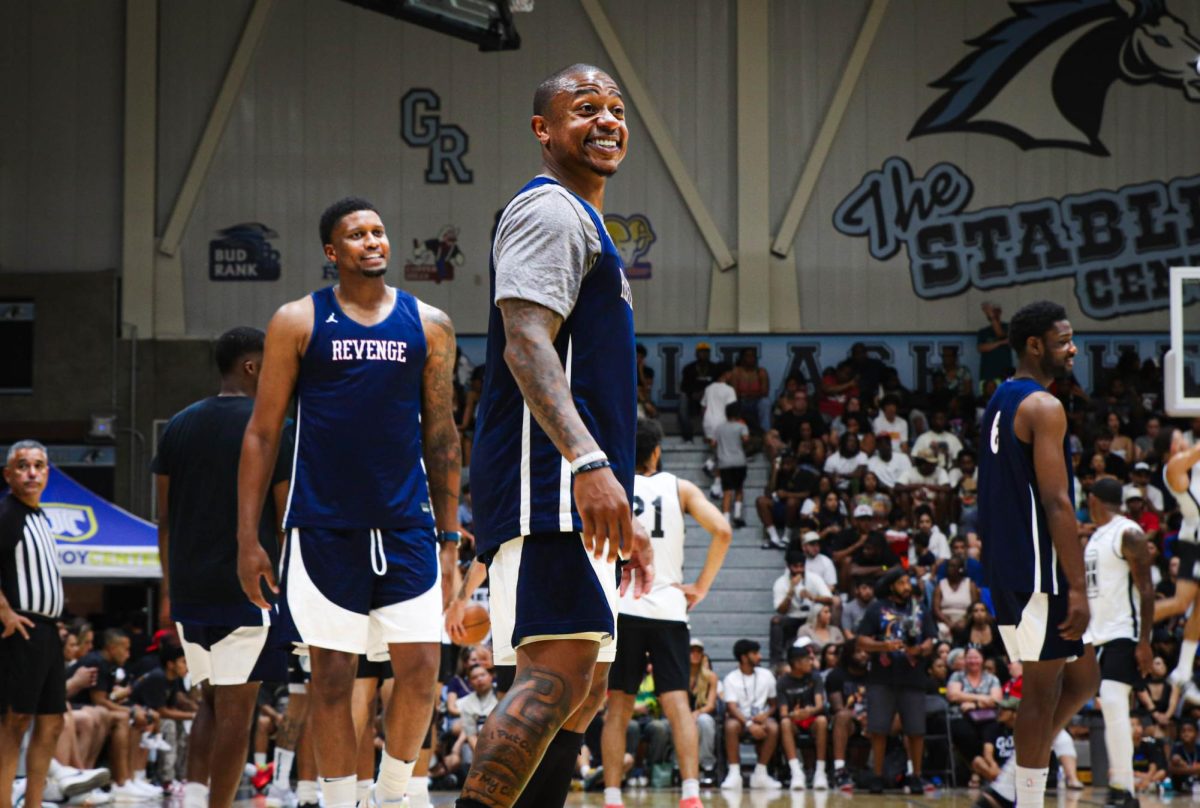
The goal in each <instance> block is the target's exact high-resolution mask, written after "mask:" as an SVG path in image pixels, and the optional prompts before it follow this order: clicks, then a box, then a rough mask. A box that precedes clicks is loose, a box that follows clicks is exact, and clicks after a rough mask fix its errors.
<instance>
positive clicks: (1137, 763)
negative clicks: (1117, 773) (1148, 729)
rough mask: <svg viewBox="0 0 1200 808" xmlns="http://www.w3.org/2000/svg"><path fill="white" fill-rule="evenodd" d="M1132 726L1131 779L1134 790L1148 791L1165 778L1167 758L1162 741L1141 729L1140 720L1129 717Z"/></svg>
mask: <svg viewBox="0 0 1200 808" xmlns="http://www.w3.org/2000/svg"><path fill="white" fill-rule="evenodd" d="M1130 725H1131V726H1132V728H1133V781H1134V790H1135V791H1149V790H1151V789H1153V788H1154V787H1155V786H1157V785H1158V784H1160V783H1162V782H1163V781H1164V780H1166V779H1167V758H1166V756H1165V755H1164V754H1163V748H1162V742H1161V741H1159V740H1158V739H1156V738H1154V737H1153V736H1152V735H1148V734H1146V733H1145V732H1144V731H1143V730H1142V722H1141V721H1139V720H1137V719H1136V718H1133V719H1130Z"/></svg>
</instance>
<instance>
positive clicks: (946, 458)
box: [912, 429, 963, 470]
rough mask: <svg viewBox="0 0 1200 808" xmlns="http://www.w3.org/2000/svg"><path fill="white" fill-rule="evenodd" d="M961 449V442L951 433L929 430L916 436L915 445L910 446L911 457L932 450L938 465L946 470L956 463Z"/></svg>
mask: <svg viewBox="0 0 1200 808" xmlns="http://www.w3.org/2000/svg"><path fill="white" fill-rule="evenodd" d="M943 444H944V449H943V447H942V445H943ZM962 448H963V445H962V441H960V440H959V439H958V436H956V435H955V434H954V433H953V432H934V431H933V430H932V429H930V430H928V431H927V432H922V433H921V434H920V435H918V436H917V441H916V443H914V444H913V445H912V455H913V457H916V456H917V455H918V454H919V453H920V452H923V451H924V450H926V449H933V450H934V451H936V452H937V453H938V465H939V466H941V467H942V468H943V469H947V470H948V469H950V468H953V466H954V464H955V462H957V460H958V453H959V452H961V451H962Z"/></svg>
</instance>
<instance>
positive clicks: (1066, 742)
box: [1053, 729, 1079, 758]
mask: <svg viewBox="0 0 1200 808" xmlns="http://www.w3.org/2000/svg"><path fill="white" fill-rule="evenodd" d="M1053 748H1054V754H1056V755H1058V757H1059V758H1064V757H1078V754H1079V753H1078V752H1076V751H1075V741H1074V740H1073V739H1072V738H1071V734H1070V733H1069V732H1067V731H1066V730H1065V729H1060V730H1059V731H1058V734H1057V735H1055V736H1054V747H1053Z"/></svg>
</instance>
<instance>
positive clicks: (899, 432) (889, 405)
mask: <svg viewBox="0 0 1200 808" xmlns="http://www.w3.org/2000/svg"><path fill="white" fill-rule="evenodd" d="M871 431H872V432H874V433H875V434H876V435H877V436H879V437H882V436H884V435H887V437H888V440H889V441H890V442H891V443H892V444H894V445H895V446H897V447H898V448H899V449H900V451H901V452H905V451H907V450H908V421H905V420H904V419H903V418H901V417H900V399H899V398H897V397H896V396H884V397H883V398H882V399H880V402H879V414H878V415H876V416H875V420H874V421H872V422H871Z"/></svg>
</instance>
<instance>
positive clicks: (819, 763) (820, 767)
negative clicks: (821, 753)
mask: <svg viewBox="0 0 1200 808" xmlns="http://www.w3.org/2000/svg"><path fill="white" fill-rule="evenodd" d="M814 771H818V772H823V771H825V761H823V760H821V759H820V758H817V768H816V769H815V770H814Z"/></svg>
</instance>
